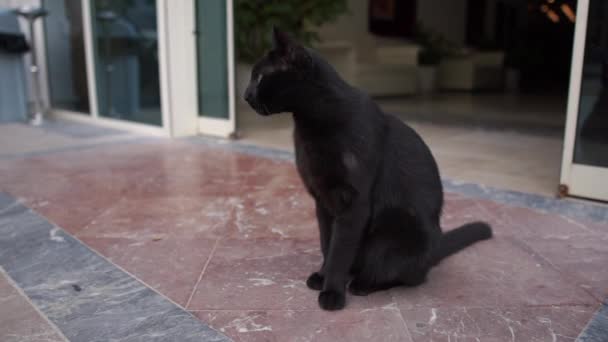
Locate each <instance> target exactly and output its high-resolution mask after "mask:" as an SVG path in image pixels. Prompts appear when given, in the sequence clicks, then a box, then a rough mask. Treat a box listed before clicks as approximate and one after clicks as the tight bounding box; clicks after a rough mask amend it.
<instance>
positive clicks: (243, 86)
mask: <svg viewBox="0 0 608 342" xmlns="http://www.w3.org/2000/svg"><path fill="white" fill-rule="evenodd" d="M251 69H253V65H251V64H249V63H243V62H237V63H236V98H237V99H238V100H239V101H241V102H245V99H244V94H245V90H247V86H248V85H249V79H250V78H251Z"/></svg>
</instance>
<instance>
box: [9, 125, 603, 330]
mask: <svg viewBox="0 0 608 342" xmlns="http://www.w3.org/2000/svg"><path fill="white" fill-rule="evenodd" d="M1 131H2V127H1V126H0V132H1ZM444 184H445V189H446V207H445V211H444V215H443V227H445V229H451V228H453V227H456V226H458V225H460V224H462V223H464V222H468V221H471V220H473V219H476V220H477V219H479V220H485V221H487V222H489V223H490V224H491V225H492V227H493V229H494V231H495V237H494V238H493V239H492V240H489V241H484V242H481V243H478V244H476V245H474V246H473V247H471V248H468V249H466V250H464V251H462V252H461V253H458V254H456V255H454V256H453V257H450V258H449V259H447V260H445V261H444V262H443V263H441V264H440V265H439V266H438V267H437V268H435V269H434V270H433V271H432V272H431V273H430V275H429V279H428V282H427V283H425V284H424V285H422V286H420V287H417V288H397V289H392V290H389V291H384V292H380V293H376V294H372V295H370V296H368V297H353V296H348V297H347V307H346V308H345V310H343V311H340V312H324V311H322V310H320V309H319V308H318V306H317V298H316V297H317V293H315V292H314V291H312V290H309V289H308V288H307V287H306V285H305V283H304V281H305V279H306V277H307V276H308V275H309V274H310V273H311V272H313V271H315V270H316V268H317V267H318V266H319V263H320V261H321V258H320V251H319V246H318V233H317V230H316V227H315V219H314V214H313V204H312V201H311V199H310V198H309V197H308V195H307V194H306V193H305V191H304V189H303V187H302V185H301V183H300V180H299V178H298V175H297V173H296V171H295V168H294V165H293V156H292V154H291V153H289V152H288V151H276V150H269V149H266V148H260V147H252V146H250V145H248V144H246V143H243V142H240V143H233V142H226V141H219V140H213V139H206V138H189V139H176V140H169V139H161V138H149V139H131V140H128V141H120V143H115V142H106V143H99V144H94V145H90V146H87V147H73V148H65V147H64V148H58V149H50V150H39V151H38V152H37V153H34V154H32V153H29V152H27V153H21V154H20V153H10V154H4V155H2V154H0V303H1V304H2V305H0V340H2V341H31V340H50V341H55V340H57V341H62V340H70V341H107V340H111V339H113V340H117V341H118V340H145V341H156V340H158V341H207V340H213V341H224V340H234V341H333V342H335V341H431V340H432V341H454V340H466V341H574V340H576V339H577V337H578V338H579V340H581V341H597V340H598V339H595V338H598V336H602V335H601V333H602V331H603V330H602V329H605V328H606V324H604V323H605V322H606V321H608V310H607V309H606V308H605V307H603V304H602V303H604V302H605V299H606V298H607V297H608V287H607V286H606V284H608V266H607V265H608V262H606V261H607V260H608V209H607V208H606V207H605V206H600V205H596V204H593V203H588V202H579V201H573V200H569V199H565V200H556V199H554V198H552V197H549V196H543V195H542V194H534V195H533V194H527V193H521V192H514V191H504V190H498V189H496V188H493V187H482V186H480V185H478V184H475V183H473V182H466V181H464V182H463V181H462V180H458V181H457V180H453V179H450V178H449V177H448V178H446V179H445V182H444ZM16 311H18V312H19V314H18V315H17V313H16ZM17 316H19V317H17ZM17 321H19V322H20V321H24V322H27V323H26V324H24V325H20V324H16V323H15V322H17ZM604 331H605V330H604ZM598 334H600V335H598ZM38 336H42V337H41V338H38Z"/></svg>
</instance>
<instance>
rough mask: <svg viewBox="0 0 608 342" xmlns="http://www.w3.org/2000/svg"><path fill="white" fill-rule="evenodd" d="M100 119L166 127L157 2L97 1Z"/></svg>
mask: <svg viewBox="0 0 608 342" xmlns="http://www.w3.org/2000/svg"><path fill="white" fill-rule="evenodd" d="M93 4H94V6H93V9H92V11H93V13H92V19H93V23H94V24H93V27H94V36H95V39H94V45H95V64H96V65H95V67H96V72H97V94H98V95H97V96H98V106H99V114H100V115H101V116H105V117H111V118H117V119H122V120H129V121H135V122H141V123H146V124H153V125H159V126H160V125H161V124H162V115H161V107H160V84H159V72H158V44H157V41H158V39H157V25H156V1H155V0H128V1H125V0H94V2H93Z"/></svg>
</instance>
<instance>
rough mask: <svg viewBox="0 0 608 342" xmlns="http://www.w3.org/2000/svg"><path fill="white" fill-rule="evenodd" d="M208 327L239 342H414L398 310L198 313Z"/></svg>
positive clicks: (389, 308) (393, 308)
mask: <svg viewBox="0 0 608 342" xmlns="http://www.w3.org/2000/svg"><path fill="white" fill-rule="evenodd" d="M194 314H195V315H196V316H197V317H199V318H200V319H201V320H202V321H203V322H205V323H206V324H209V325H211V327H213V328H215V329H217V330H219V331H221V332H222V333H224V334H226V335H227V336H229V337H231V338H232V339H234V340H235V341H247V342H249V341H251V342H256V341H317V342H323V341H327V342H339V341H345V342H351V341H386V342H388V341H400V342H407V341H411V339H410V336H409V333H408V331H407V328H406V327H405V324H404V322H403V320H402V318H401V315H400V313H399V310H397V309H396V308H395V307H394V306H393V307H387V308H373V309H364V310H344V311H340V312H338V313H335V312H325V311H316V310H312V311H292V310H278V311H198V312H194Z"/></svg>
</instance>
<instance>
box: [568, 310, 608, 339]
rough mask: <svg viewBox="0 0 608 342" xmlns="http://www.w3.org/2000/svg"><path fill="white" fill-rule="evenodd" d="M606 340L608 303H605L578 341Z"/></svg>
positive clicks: (607, 333) (607, 332)
mask: <svg viewBox="0 0 608 342" xmlns="http://www.w3.org/2000/svg"><path fill="white" fill-rule="evenodd" d="M606 340H608V305H606V304H605V303H604V304H603V305H602V307H601V308H600V309H599V310H598V311H597V312H596V313H595V315H594V316H593V318H592V319H591V321H590V322H589V324H587V327H586V328H585V330H583V332H582V333H581V334H580V335H579V336H578V338H577V339H576V341H577V342H600V341H606Z"/></svg>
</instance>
